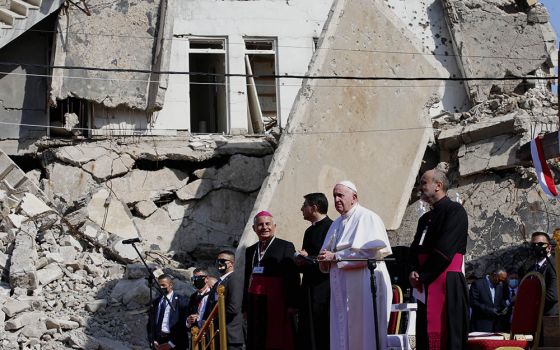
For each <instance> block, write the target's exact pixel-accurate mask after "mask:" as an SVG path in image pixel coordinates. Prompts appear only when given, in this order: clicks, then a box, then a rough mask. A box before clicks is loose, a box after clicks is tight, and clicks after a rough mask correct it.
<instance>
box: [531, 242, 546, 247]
mask: <svg viewBox="0 0 560 350" xmlns="http://www.w3.org/2000/svg"><path fill="white" fill-rule="evenodd" d="M531 246H532V247H540V248H545V247H548V243H545V242H538V243H531Z"/></svg>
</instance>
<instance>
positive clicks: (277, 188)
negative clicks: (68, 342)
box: [240, 0, 448, 247]
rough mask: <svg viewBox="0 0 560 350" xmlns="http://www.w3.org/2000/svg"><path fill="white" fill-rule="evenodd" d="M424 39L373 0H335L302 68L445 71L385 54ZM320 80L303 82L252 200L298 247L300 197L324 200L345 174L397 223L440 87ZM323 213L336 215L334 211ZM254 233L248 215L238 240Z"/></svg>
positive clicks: (413, 48) (412, 48)
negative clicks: (314, 195) (315, 47)
mask: <svg viewBox="0 0 560 350" xmlns="http://www.w3.org/2000/svg"><path fill="white" fill-rule="evenodd" d="M421 46H422V45H421V43H420V42H419V40H418V39H417V38H416V36H414V35H412V34H411V33H410V32H409V31H408V29H407V28H406V25H403V23H402V21H400V20H399V19H397V18H396V17H395V15H394V14H393V13H392V12H390V11H389V10H388V9H387V8H386V7H385V6H384V5H382V4H380V3H379V2H372V1H365V0H352V1H342V0H340V1H335V2H334V5H333V8H332V11H331V15H330V17H329V20H328V21H327V24H326V29H325V30H324V32H323V35H322V37H321V39H320V41H319V49H318V50H317V51H316V55H315V57H314V59H313V61H312V63H311V65H310V70H309V75H326V76H329V75H334V74H338V75H344V76H415V75H418V72H422V75H425V76H440V75H441V76H444V75H445V74H448V73H447V72H444V71H443V70H440V68H439V67H441V65H439V64H438V63H436V62H435V61H433V60H432V59H431V58H430V57H429V56H426V55H421V54H419V55H410V56H409V55H406V57H405V56H404V55H399V54H393V53H390V52H395V51H399V52H400V51H404V52H421V51H422V48H421ZM332 48H337V50H332ZM364 62H367V64H364ZM321 85H325V84H322V83H321V82H319V81H317V80H310V81H306V82H305V83H304V86H303V87H302V89H301V90H300V93H299V95H298V99H297V100H296V103H295V105H294V106H293V109H292V113H291V115H290V119H289V121H288V126H287V128H286V130H285V132H284V133H283V135H282V137H281V139H280V144H279V147H278V149H277V151H276V152H275V154H274V159H273V163H272V164H271V166H270V168H269V176H268V177H267V179H266V180H265V182H264V184H263V185H262V187H261V191H260V193H259V196H258V198H257V201H256V203H255V206H254V207H253V213H256V212H257V211H259V210H263V209H267V210H270V211H271V212H272V213H273V215H274V216H275V220H276V222H277V223H278V226H279V227H278V235H279V236H280V237H282V238H286V239H288V240H290V241H293V242H295V244H296V246H299V245H300V242H301V239H302V233H303V232H304V231H305V229H306V227H307V223H306V222H305V221H304V220H303V219H302V218H301V216H300V213H299V208H300V207H301V203H302V202H303V197H302V196H303V195H304V194H307V193H310V192H324V193H327V195H329V197H330V193H331V191H332V188H333V186H334V184H335V183H336V182H337V181H340V180H343V179H349V180H352V181H354V182H355V183H356V184H357V187H358V191H359V198H360V202H361V203H362V205H364V206H365V207H367V208H369V209H372V210H374V211H375V212H377V213H378V214H379V215H380V216H381V218H382V219H383V221H384V223H385V225H386V226H387V228H389V229H391V228H397V227H398V226H399V225H400V221H401V218H402V215H403V214H404V211H405V208H406V206H407V203H408V200H409V197H410V191H411V190H412V187H413V185H414V181H415V179H416V175H417V173H418V170H419V168H420V163H421V160H422V156H423V154H424V151H425V149H426V145H427V144H428V140H429V138H430V135H431V134H432V128H431V125H429V123H428V120H427V116H428V113H429V112H428V107H426V105H427V104H428V102H429V101H432V100H433V96H434V95H436V96H438V94H439V89H438V87H426V86H425V85H424V86H415V88H414V89H406V90H405V89H403V88H402V87H399V86H398V84H394V83H392V82H391V83H382V82H380V83H376V84H372V83H371V82H366V81H356V80H351V79H349V80H336V81H329V84H328V87H325V86H321ZM403 99H406V103H402V101H403ZM387 179H391V185H390V186H388V185H387ZM329 214H330V216H331V217H333V218H334V217H337V216H338V215H337V214H336V213H335V212H334V210H333V209H331V210H330V211H329ZM255 239H256V236H255V234H254V232H253V231H252V229H251V223H250V222H248V223H247V225H246V227H245V230H244V234H243V239H242V242H241V244H240V246H241V247H243V246H246V245H249V244H251V243H252V242H254V241H255Z"/></svg>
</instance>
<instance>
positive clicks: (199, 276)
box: [191, 275, 208, 282]
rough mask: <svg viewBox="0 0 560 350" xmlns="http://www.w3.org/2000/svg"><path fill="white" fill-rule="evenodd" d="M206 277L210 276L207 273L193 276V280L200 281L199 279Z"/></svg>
mask: <svg viewBox="0 0 560 350" xmlns="http://www.w3.org/2000/svg"><path fill="white" fill-rule="evenodd" d="M206 277H208V276H206V275H198V276H192V277H191V281H193V282H194V281H198V280H203V279H205V278H206Z"/></svg>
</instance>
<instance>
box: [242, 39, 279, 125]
mask: <svg viewBox="0 0 560 350" xmlns="http://www.w3.org/2000/svg"><path fill="white" fill-rule="evenodd" d="M248 43H270V47H271V48H270V49H253V48H248V47H247V46H248ZM243 44H244V55H245V57H248V56H249V55H272V56H273V57H274V74H275V75H278V38H276V37H255V36H245V37H243ZM246 73H251V75H252V74H254V72H253V69H252V67H251V71H250V72H249V70H248V69H247V67H246ZM251 80H252V82H250V81H251ZM251 84H253V85H254V86H255V88H256V85H257V84H255V83H254V78H249V77H248V79H247V92H248V94H247V96H248V98H250V93H249V92H250V89H251ZM274 91H275V98H276V120H275V121H274V122H273V123H271V124H270V125H264V127H263V132H266V131H267V130H269V129H271V128H272V127H273V126H280V125H281V123H280V119H281V116H280V84H279V79H278V78H274ZM257 97H258V93H257ZM257 99H258V98H257ZM247 104H248V106H247V108H248V110H249V109H250V104H251V103H250V101H249V100H248V101H247ZM261 108H262V107H261V106H260V101H259V108H258V109H259V114H260V121H261V122H264V121H263V115H262V111H261ZM250 113H251V112H250V111H249V114H250ZM255 118H256V117H255ZM248 119H249V120H248V123H249V125H248V126H249V128H248V129H249V131H250V132H252V130H254V131H255V132H256V133H258V132H259V131H260V130H259V129H260V127H261V126H260V125H257V124H260V122H258V123H257V122H255V121H256V119H259V118H256V119H254V121H253V124H252V125H251V120H252V118H251V116H249V118H248Z"/></svg>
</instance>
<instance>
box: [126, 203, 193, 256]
mask: <svg viewBox="0 0 560 350" xmlns="http://www.w3.org/2000/svg"><path fill="white" fill-rule="evenodd" d="M134 223H135V224H136V227H138V231H140V232H142V237H143V238H144V239H145V240H146V241H148V242H150V243H153V244H157V245H158V246H159V247H160V249H161V250H163V251H167V250H169V249H170V247H171V242H172V241H173V239H174V237H175V235H176V234H177V232H178V231H179V230H180V228H181V223H182V220H175V221H173V220H171V218H170V217H169V214H168V213H167V211H166V210H165V209H163V208H158V210H156V211H155V212H154V213H153V214H152V215H150V217H148V218H146V219H140V218H134Z"/></svg>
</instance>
